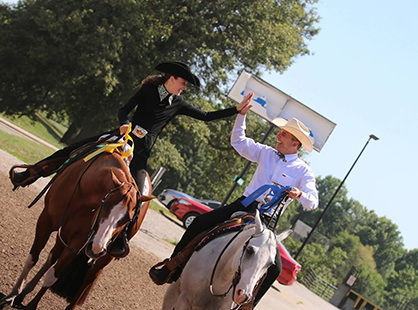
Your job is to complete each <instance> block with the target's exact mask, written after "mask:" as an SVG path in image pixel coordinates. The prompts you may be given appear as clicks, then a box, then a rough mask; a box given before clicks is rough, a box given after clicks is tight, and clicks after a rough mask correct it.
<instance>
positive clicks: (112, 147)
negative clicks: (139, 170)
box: [84, 123, 134, 162]
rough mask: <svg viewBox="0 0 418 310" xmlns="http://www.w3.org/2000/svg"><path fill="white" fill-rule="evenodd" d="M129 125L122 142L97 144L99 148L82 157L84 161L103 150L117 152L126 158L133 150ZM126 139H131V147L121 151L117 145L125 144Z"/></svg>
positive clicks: (130, 125)
mask: <svg viewBox="0 0 418 310" xmlns="http://www.w3.org/2000/svg"><path fill="white" fill-rule="evenodd" d="M131 127H132V124H131V123H129V127H128V130H126V132H125V134H124V136H123V138H124V139H123V141H122V142H116V143H109V144H103V145H99V147H100V148H99V149H98V150H96V151H94V152H93V153H91V154H89V155H88V156H86V157H85V158H84V161H85V162H87V161H89V160H90V159H92V158H93V157H95V156H97V155H99V154H101V153H103V152H107V153H113V152H115V151H116V152H117V153H119V154H120V155H121V156H122V158H127V157H129V156H131V154H132V152H133V151H134V144H133V140H132V138H131V136H130V135H129V133H130V132H131ZM128 141H132V147H131V148H130V149H129V150H128V151H126V152H122V151H121V150H120V149H119V147H121V146H123V145H125V144H126V143H128Z"/></svg>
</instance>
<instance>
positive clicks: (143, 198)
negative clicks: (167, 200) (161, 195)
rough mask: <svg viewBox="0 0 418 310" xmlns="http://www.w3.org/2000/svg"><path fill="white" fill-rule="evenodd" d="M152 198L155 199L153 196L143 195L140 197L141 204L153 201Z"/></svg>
mask: <svg viewBox="0 0 418 310" xmlns="http://www.w3.org/2000/svg"><path fill="white" fill-rule="evenodd" d="M154 198H157V197H155V196H145V195H142V196H141V202H145V201H149V200H153V199H154Z"/></svg>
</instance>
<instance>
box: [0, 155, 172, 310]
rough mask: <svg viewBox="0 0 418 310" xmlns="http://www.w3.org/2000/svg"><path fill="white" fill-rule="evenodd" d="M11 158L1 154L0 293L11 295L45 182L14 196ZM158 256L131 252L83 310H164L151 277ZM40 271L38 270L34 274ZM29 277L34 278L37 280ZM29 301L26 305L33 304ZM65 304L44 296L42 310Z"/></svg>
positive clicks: (114, 266) (100, 283)
mask: <svg viewBox="0 0 418 310" xmlns="http://www.w3.org/2000/svg"><path fill="white" fill-rule="evenodd" d="M16 163H17V160H16V158H14V157H13V156H11V155H9V154H8V153H5V152H3V151H1V150H0V197H1V199H0V219H1V221H0V293H3V294H6V295H7V294H8V293H10V291H11V289H12V286H13V284H14V282H15V281H16V279H17V278H18V276H19V275H20V272H21V270H22V268H23V265H24V261H25V259H26V257H27V254H28V252H29V249H30V246H31V244H32V240H33V238H34V232H35V225H36V220H37V218H38V216H39V214H40V212H41V211H42V207H43V199H41V201H39V202H38V203H37V204H36V205H35V206H34V207H32V208H31V209H27V206H28V205H29V204H30V202H31V201H32V200H33V199H34V198H35V197H36V195H37V194H38V192H39V191H40V190H41V189H42V185H43V184H46V183H45V181H46V180H43V181H44V182H37V183H35V184H33V185H31V186H29V187H26V188H21V189H19V190H17V191H15V192H13V191H12V185H11V183H10V181H9V177H8V170H9V168H10V167H11V166H12V165H13V164H16ZM54 240H55V235H53V236H52V237H51V240H50V242H49V243H48V246H47V250H46V251H45V250H44V252H43V254H44V255H43V256H41V258H40V261H39V263H38V264H39V265H41V264H42V263H43V261H44V260H45V259H46V254H47V252H48V251H49V249H50V248H51V247H52V244H53V242H54ZM159 260H160V259H159V258H158V257H157V256H154V255H152V254H149V253H147V252H144V251H143V250H141V248H139V247H137V246H131V252H130V254H129V255H128V256H127V257H126V258H123V259H121V260H119V261H113V262H112V263H110V264H109V265H108V266H107V267H106V268H105V269H104V271H103V273H102V274H101V276H100V277H99V279H98V281H97V282H96V285H95V287H94V288H93V290H92V291H91V292H90V295H89V297H88V298H87V300H86V302H85V304H84V305H83V306H82V307H79V308H80V309H85V310H93V309H118V310H123V309H149V310H154V309H161V305H162V299H163V295H164V292H165V290H166V289H167V287H166V286H157V285H155V284H154V283H153V282H152V281H151V279H150V278H149V277H148V270H149V268H150V267H151V266H152V265H153V264H155V263H156V262H158V261H159ZM34 270H37V268H34ZM33 274H34V272H31V274H30V275H33ZM32 296H33V294H32V295H30V296H28V298H27V299H26V300H25V302H24V304H26V303H27V302H28V301H29V298H31V297H32ZM65 306H66V302H65V301H64V300H63V299H61V298H60V297H58V296H56V295H54V294H52V293H50V292H49V291H48V292H47V293H46V294H45V296H44V298H43V299H42V300H41V302H40V304H39V307H38V309H47V310H51V309H64V308H65Z"/></svg>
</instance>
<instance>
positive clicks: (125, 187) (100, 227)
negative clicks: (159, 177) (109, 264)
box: [86, 172, 151, 259]
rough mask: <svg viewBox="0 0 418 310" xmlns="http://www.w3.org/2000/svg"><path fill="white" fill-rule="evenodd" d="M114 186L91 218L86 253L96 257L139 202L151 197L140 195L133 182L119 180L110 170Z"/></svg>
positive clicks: (102, 251)
mask: <svg viewBox="0 0 418 310" xmlns="http://www.w3.org/2000/svg"><path fill="white" fill-rule="evenodd" d="M112 180H113V183H114V184H115V186H114V188H113V189H111V190H110V191H109V192H108V193H106V194H105V195H104V197H103V199H102V201H101V205H100V207H99V208H98V209H97V210H96V215H95V216H94V218H93V220H92V235H91V237H90V239H89V242H88V244H87V247H86V255H87V256H88V257H90V258H92V259H98V258H99V257H101V256H103V255H105V254H106V252H107V248H108V245H109V244H110V243H111V242H112V241H113V240H114V239H115V238H116V237H117V236H118V234H119V233H120V232H121V231H122V230H123V229H124V228H125V226H126V225H127V224H128V223H129V222H130V221H131V220H132V218H133V216H134V213H135V209H136V208H138V207H139V205H140V202H142V201H146V200H147V199H148V200H149V199H151V198H150V197H144V196H142V197H140V198H139V200H138V197H137V196H138V190H137V187H136V185H135V184H134V183H127V182H121V181H119V180H118V178H117V177H116V176H115V174H114V173H113V172H112Z"/></svg>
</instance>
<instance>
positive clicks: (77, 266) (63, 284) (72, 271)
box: [50, 252, 91, 303]
mask: <svg viewBox="0 0 418 310" xmlns="http://www.w3.org/2000/svg"><path fill="white" fill-rule="evenodd" d="M87 261H88V257H87V256H86V254H84V252H82V253H80V254H79V255H77V257H76V258H75V259H74V260H73V261H72V262H71V263H70V264H69V265H68V266H67V267H66V268H65V270H64V271H63V272H62V274H61V275H60V277H59V278H58V280H57V281H56V282H55V283H54V284H53V285H52V286H51V287H50V290H51V291H52V292H53V293H55V294H57V295H58V296H60V297H62V298H65V299H66V300H67V302H69V303H71V302H72V301H73V299H74V298H75V297H76V296H77V295H78V292H79V290H80V289H81V286H82V284H83V282H84V278H85V276H86V274H87V271H88V270H89V269H90V268H91V266H89V265H88V264H87Z"/></svg>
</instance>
